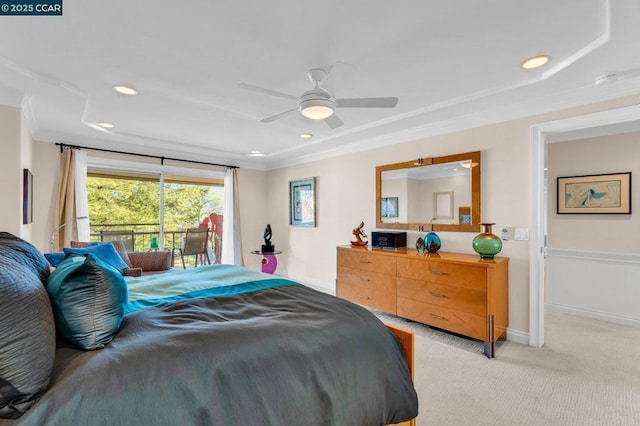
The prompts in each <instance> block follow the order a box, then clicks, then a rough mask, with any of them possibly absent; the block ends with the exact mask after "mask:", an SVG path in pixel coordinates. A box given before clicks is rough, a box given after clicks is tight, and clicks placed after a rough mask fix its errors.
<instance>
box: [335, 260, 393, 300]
mask: <svg viewBox="0 0 640 426" xmlns="http://www.w3.org/2000/svg"><path fill="white" fill-rule="evenodd" d="M338 281H340V282H343V283H345V284H353V285H358V286H361V287H376V288H379V289H381V290H384V289H385V288H388V289H390V290H392V291H393V294H390V296H393V297H395V291H396V277H395V275H388V274H382V273H380V272H371V271H367V270H364V269H356V268H349V267H347V266H338Z"/></svg>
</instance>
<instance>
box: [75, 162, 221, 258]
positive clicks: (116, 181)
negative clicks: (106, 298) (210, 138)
mask: <svg viewBox="0 0 640 426" xmlns="http://www.w3.org/2000/svg"><path fill="white" fill-rule="evenodd" d="M87 192H88V196H89V217H90V219H91V239H92V241H108V240H114V239H119V240H123V241H124V242H125V245H126V246H127V249H128V250H129V251H148V250H171V251H175V250H176V249H179V248H180V247H182V244H183V238H184V235H185V233H186V230H187V229H188V228H197V227H206V228H209V230H210V234H209V254H210V256H209V258H210V260H211V262H217V263H219V262H220V254H221V247H222V220H223V216H222V213H223V211H224V181H223V180H222V179H214V178H202V177H190V176H181V175H177V174H165V173H137V172H129V171H117V170H100V169H96V168H93V169H92V168H90V169H89V171H88V174H87ZM191 263H193V260H191Z"/></svg>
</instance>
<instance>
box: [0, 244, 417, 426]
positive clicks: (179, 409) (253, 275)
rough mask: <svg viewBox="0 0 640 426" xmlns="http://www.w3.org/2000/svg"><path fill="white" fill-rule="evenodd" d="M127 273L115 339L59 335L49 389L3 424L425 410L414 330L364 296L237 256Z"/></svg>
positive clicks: (370, 418)
mask: <svg viewBox="0 0 640 426" xmlns="http://www.w3.org/2000/svg"><path fill="white" fill-rule="evenodd" d="M0 254H1V253H0ZM126 285H127V289H128V301H127V303H126V305H125V307H124V310H125V315H124V319H123V320H122V323H121V325H120V327H119V330H118V332H117V334H116V335H115V337H114V338H113V340H111V341H110V342H109V343H108V344H106V345H105V346H104V347H103V348H101V349H96V350H91V351H86V350H81V349H79V348H77V347H76V346H74V345H72V344H70V343H68V342H67V341H66V340H64V339H61V338H58V339H57V343H56V349H55V361H54V363H53V368H52V372H51V375H50V380H49V385H48V389H47V390H46V392H44V393H43V394H42V395H40V396H39V398H38V400H37V401H36V402H35V403H33V405H32V406H30V408H29V409H28V410H26V412H25V413H24V414H23V415H22V416H20V417H19V418H17V419H11V420H9V419H2V420H0V425H2V426H5V425H12V426H14V425H21V426H22V425H45V424H46V425H67V424H82V425H94V424H105V425H128V424H133V425H146V424H153V425H218V424H219V425H240V424H242V425H301V424H304V425H384V424H395V423H401V422H408V421H409V420H410V419H413V418H415V417H416V416H417V414H418V411H417V410H418V400H417V395H416V393H415V390H414V387H413V383H412V371H411V369H412V368H413V365H412V364H413V360H412V350H413V348H412V335H411V334H410V333H408V332H403V331H402V330H399V329H395V328H389V327H386V326H385V325H384V324H382V323H381V322H380V320H378V318H377V317H375V316H374V315H373V314H372V313H370V312H369V311H368V310H366V309H365V308H362V307H360V306H358V305H355V304H352V303H350V302H348V301H345V300H342V299H339V298H336V297H333V296H331V295H328V294H325V293H322V292H319V291H316V290H314V289H311V288H309V287H306V286H304V285H301V284H299V283H296V282H293V281H289V280H285V279H282V278H278V277H273V276H271V275H267V274H262V273H260V272H256V271H252V270H249V269H246V268H241V267H237V266H233V265H208V266H202V267H198V268H193V269H189V270H185V271H181V270H179V271H172V272H170V273H166V274H162V275H155V276H146V277H139V278H127V281H126ZM407 424H409V423H407Z"/></svg>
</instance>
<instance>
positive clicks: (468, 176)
mask: <svg viewBox="0 0 640 426" xmlns="http://www.w3.org/2000/svg"><path fill="white" fill-rule="evenodd" d="M392 198H393V199H397V207H396V212H395V214H396V216H392V217H391V216H388V215H383V210H384V209H383V207H384V206H382V203H383V201H386V200H389V199H392ZM376 227H377V228H381V229H399V230H400V229H402V230H413V231H428V230H433V231H458V232H479V231H480V151H474V152H466V153H462V154H453V155H446V156H443V157H433V158H419V159H416V160H412V161H406V162H403V163H395V164H386V165H383V166H378V167H376Z"/></svg>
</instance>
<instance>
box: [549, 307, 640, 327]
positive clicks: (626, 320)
mask: <svg viewBox="0 0 640 426" xmlns="http://www.w3.org/2000/svg"><path fill="white" fill-rule="evenodd" d="M544 306H545V309H550V310H554V311H558V312H564V313H566V314H571V315H577V316H581V317H587V318H593V319H598V320H603V321H609V322H613V323H616V324H622V325H629V326H631V327H640V318H632V317H626V316H622V315H612V314H610V313H606V312H600V311H594V310H590V309H584V308H578V307H575V306H569V305H560V304H556V303H546V304H545V305H544Z"/></svg>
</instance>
